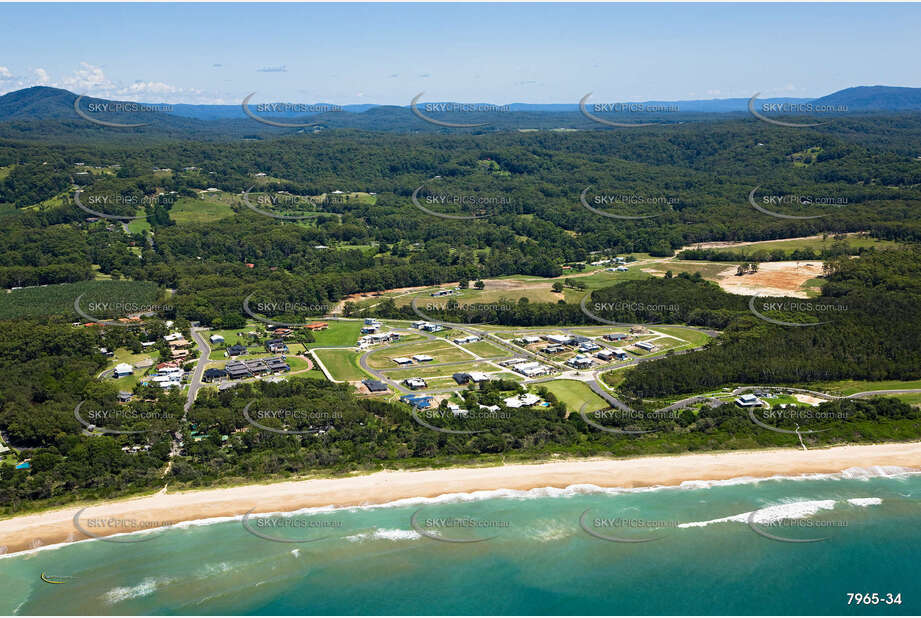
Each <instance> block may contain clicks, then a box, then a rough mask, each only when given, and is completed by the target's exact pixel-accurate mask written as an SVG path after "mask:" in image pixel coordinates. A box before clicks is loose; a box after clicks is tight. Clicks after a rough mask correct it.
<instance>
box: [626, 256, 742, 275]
mask: <svg viewBox="0 0 921 618" xmlns="http://www.w3.org/2000/svg"><path fill="white" fill-rule="evenodd" d="M737 266H738V263H736V262H698V261H693V262H683V261H678V260H674V261H668V262H653V263H651V264H647V265H646V266H644V267H643V268H648V269H650V270H654V271H655V272H656V273H657V274H661V275H663V276H664V275H665V273H666V272H667V271H669V270H670V271H672V273H674V274H676V275H677V274H679V273H689V274H691V275H693V274H694V273H698V272H699V273H700V276H701V277H704V278H705V279H716V278H717V277H718V276H719V274H720V273H722V272H723V271H724V270H726V269H728V268H732V269H733V270H735V268H736V267H737Z"/></svg>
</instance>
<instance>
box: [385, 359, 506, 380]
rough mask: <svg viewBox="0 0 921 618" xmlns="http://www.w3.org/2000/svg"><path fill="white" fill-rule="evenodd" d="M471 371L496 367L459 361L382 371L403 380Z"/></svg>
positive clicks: (489, 369) (393, 377)
mask: <svg viewBox="0 0 921 618" xmlns="http://www.w3.org/2000/svg"><path fill="white" fill-rule="evenodd" d="M471 371H482V372H483V373H489V372H492V371H496V367H495V366H494V365H491V364H489V363H476V362H474V363H461V364H458V365H448V366H447V367H444V366H442V367H437V366H436V367H433V366H431V365H428V366H427V365H425V364H423V365H415V366H413V367H411V368H406V369H395V370H389V371H384V375H386V376H387V377H388V378H390V379H391V380H396V381H399V380H403V379H406V378H416V377H418V378H427V377H431V376H449V377H450V376H451V375H453V374H455V373H470V372H471Z"/></svg>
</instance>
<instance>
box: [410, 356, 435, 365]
mask: <svg viewBox="0 0 921 618" xmlns="http://www.w3.org/2000/svg"><path fill="white" fill-rule="evenodd" d="M413 360H414V361H416V362H417V363H428V362H430V361H433V360H435V359H434V358H432V357H431V356H429V355H428V354H413Z"/></svg>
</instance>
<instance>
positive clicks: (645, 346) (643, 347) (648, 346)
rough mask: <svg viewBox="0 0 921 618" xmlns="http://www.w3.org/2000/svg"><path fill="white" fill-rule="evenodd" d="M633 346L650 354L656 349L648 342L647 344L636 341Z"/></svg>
mask: <svg viewBox="0 0 921 618" xmlns="http://www.w3.org/2000/svg"><path fill="white" fill-rule="evenodd" d="M633 345H635V346H636V347H638V348H639V349H641V350H646V351H647V352H652V351H653V350H655V349H656V346H655V344H652V343H650V342H648V341H637V342H636V343H634V344H633Z"/></svg>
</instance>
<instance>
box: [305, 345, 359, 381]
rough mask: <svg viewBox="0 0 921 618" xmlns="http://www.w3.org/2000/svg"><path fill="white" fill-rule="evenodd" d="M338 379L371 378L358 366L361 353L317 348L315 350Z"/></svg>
mask: <svg viewBox="0 0 921 618" xmlns="http://www.w3.org/2000/svg"><path fill="white" fill-rule="evenodd" d="M314 354H316V355H317V357H318V358H319V359H320V361H321V362H322V363H323V365H325V366H326V369H327V370H329V373H330V374H331V375H332V377H333V378H334V379H336V380H345V381H349V382H354V381H355V380H364V379H365V378H369V377H371V376H369V375H368V374H366V373H365V372H364V371H362V370H361V367H359V366H358V357H359V354H358V353H357V352H354V351H352V350H317V351H316V352H314Z"/></svg>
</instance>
